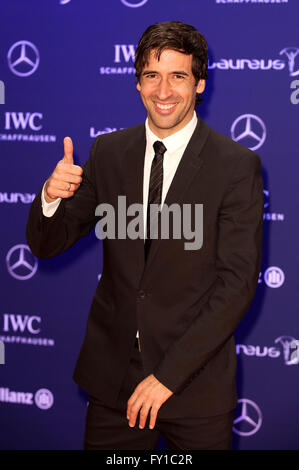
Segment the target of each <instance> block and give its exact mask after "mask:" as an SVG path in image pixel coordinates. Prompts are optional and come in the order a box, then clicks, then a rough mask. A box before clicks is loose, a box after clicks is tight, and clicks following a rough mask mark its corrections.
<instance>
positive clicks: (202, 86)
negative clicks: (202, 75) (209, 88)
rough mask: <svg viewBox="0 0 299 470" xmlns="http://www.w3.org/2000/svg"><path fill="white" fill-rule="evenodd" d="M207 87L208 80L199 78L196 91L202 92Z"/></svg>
mask: <svg viewBox="0 0 299 470" xmlns="http://www.w3.org/2000/svg"><path fill="white" fill-rule="evenodd" d="M205 87H206V81H205V80H203V79H201V80H199V82H198V84H197V87H196V93H202V92H203V91H204V89H205Z"/></svg>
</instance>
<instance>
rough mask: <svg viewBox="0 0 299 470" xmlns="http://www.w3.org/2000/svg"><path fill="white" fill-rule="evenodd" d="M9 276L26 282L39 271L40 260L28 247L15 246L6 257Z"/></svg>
mask: <svg viewBox="0 0 299 470" xmlns="http://www.w3.org/2000/svg"><path fill="white" fill-rule="evenodd" d="M6 265H7V269H8V272H9V274H10V275H11V276H12V277H14V278H15V279H19V280H20V281H26V280H27V279H30V278H31V277H32V276H34V274H35V273H36V271H37V267H38V260H37V258H35V256H33V254H32V253H31V251H30V249H29V247H28V246H27V245H22V244H21V245H15V246H13V247H12V248H11V249H10V250H9V252H8V253H7V256H6Z"/></svg>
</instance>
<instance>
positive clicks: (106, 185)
mask: <svg viewBox="0 0 299 470" xmlns="http://www.w3.org/2000/svg"><path fill="white" fill-rule="evenodd" d="M207 66H208V56H207V45H206V42H205V39H204V38H203V36H202V35H201V34H200V33H199V32H198V31H196V29H195V28H193V27H192V26H189V25H185V24H183V23H180V22H167V23H160V24H157V25H153V26H150V27H149V28H148V29H147V30H146V31H145V33H144V34H143V36H142V37H141V39H140V41H139V45H138V48H137V51H136V58H135V67H136V75H137V79H138V83H137V90H138V91H139V92H140V95H141V98H142V100H143V103H144V106H145V108H146V110H147V120H146V123H145V125H144V124H141V125H138V126H135V127H133V128H130V129H125V130H122V131H118V132H114V133H111V134H107V135H104V136H101V137H99V138H97V139H96V140H95V142H94V144H93V146H92V149H91V154H90V158H89V159H88V161H87V162H86V163H85V165H84V166H83V170H82V168H81V167H78V166H76V165H74V164H73V155H72V153H73V148H72V141H71V139H70V138H65V141H64V158H63V160H62V161H60V162H59V163H58V165H57V166H56V168H55V170H54V172H53V173H52V175H51V176H50V178H49V179H48V180H47V181H46V183H45V184H44V187H43V188H42V189H41V191H40V193H39V194H38V195H37V197H36V199H35V200H34V202H33V204H32V207H31V211H30V215H29V220H28V225H27V239H28V243H29V245H30V247H31V249H32V252H33V253H34V254H35V255H36V256H40V257H51V256H55V255H56V254H58V253H60V252H62V251H63V250H66V249H67V248H69V247H70V246H71V245H72V244H73V243H74V242H75V241H76V240H77V239H78V238H80V237H82V236H84V235H85V234H87V233H88V232H89V231H90V230H91V229H92V228H93V227H94V226H95V224H96V223H97V221H98V220H99V217H97V216H96V215H95V209H96V207H97V206H98V205H99V204H101V203H107V204H110V205H112V206H113V207H115V208H116V209H117V203H118V196H120V195H123V196H126V202H127V207H128V206H130V205H131V204H136V203H139V204H142V203H143V207H144V214H145V215H144V227H145V230H146V232H145V233H146V234H147V236H146V237H145V238H146V240H143V239H141V238H138V237H137V238H133V237H131V238H130V237H128V236H127V237H125V238H120V237H119V238H116V239H113V237H111V238H110V239H109V238H106V239H104V240H103V256H104V266H103V272H102V276H101V280H100V282H99V285H98V287H97V289H96V293H95V296H94V299H93V303H92V306H91V311H90V315H89V319H88V324H87V331H86V337H85V340H84V343H83V346H82V349H81V352H80V355H79V359H78V361H77V365H76V368H75V372H74V379H75V381H76V382H77V383H78V384H79V385H80V386H81V387H82V388H83V389H84V390H86V391H87V392H88V393H89V394H90V401H89V407H88V412H87V419H86V430H85V449H154V448H155V446H156V444H157V441H158V439H159V436H160V435H161V434H163V435H164V438H165V441H166V444H167V446H168V448H169V449H188V450H190V449H230V448H231V438H232V420H233V414H232V413H233V409H234V407H235V406H236V403H237V395H236V385H235V373H236V353H235V343H234V339H233V332H234V330H235V329H236V327H237V326H238V324H239V323H240V321H241V319H242V317H243V316H244V314H245V313H246V311H247V310H248V308H249V305H250V303H251V301H252V299H253V296H254V292H255V289H256V285H257V280H258V274H259V268H260V260H261V241H262V214H263V189H262V179H261V164H260V159H259V157H258V156H257V155H256V154H254V153H253V152H251V151H249V150H247V149H246V148H244V147H242V146H241V145H239V144H237V143H235V142H233V141H231V140H230V139H228V138H227V137H224V136H222V135H221V134H219V133H217V132H216V131H214V130H212V129H211V128H210V127H208V126H207V125H206V124H205V123H204V122H203V121H202V119H201V118H200V117H199V116H197V115H196V114H195V112H194V107H195V104H196V102H197V101H198V100H199V99H200V94H201V93H202V92H203V91H204V88H205V80H206V78H207ZM173 203H176V204H177V205H178V207H179V208H183V206H184V204H185V205H191V206H192V207H195V206H196V205H199V204H202V205H203V221H202V225H203V243H202V246H201V247H200V249H193V250H192V249H186V246H185V242H186V236H184V235H183V236H181V237H180V238H175V237H172V238H168V239H167V238H163V237H162V236H160V237H159V238H157V239H151V238H150V236H151V233H152V232H150V233H149V232H148V229H149V227H150V226H151V224H152V219H151V220H149V218H148V216H149V214H150V211H149V209H148V205H150V204H158V207H159V208H160V209H161V210H162V213H161V212H158V214H159V215H160V216H161V214H163V209H164V207H166V206H168V207H169V206H170V205H171V204H173ZM154 220H156V223H157V219H154ZM192 222H193V223H194V222H195V219H194V216H192ZM159 224H161V218H158V225H159ZM197 229H198V227H197ZM136 338H137V339H136Z"/></svg>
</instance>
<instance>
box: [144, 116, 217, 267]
mask: <svg viewBox="0 0 299 470" xmlns="http://www.w3.org/2000/svg"><path fill="white" fill-rule="evenodd" d="M197 117H198V123H197V126H196V128H195V130H194V133H193V135H192V137H191V139H190V141H189V144H188V145H187V148H186V150H185V152H184V154H183V156H182V158H181V160H180V163H179V165H178V168H177V171H176V173H175V175H174V178H173V180H172V182H171V185H170V187H169V190H168V192H167V194H166V198H165V201H164V204H166V205H167V206H170V205H171V204H173V203H178V202H182V201H183V195H184V192H185V191H186V190H187V188H188V187H189V186H190V184H191V182H192V180H193V178H195V176H196V175H198V172H199V171H200V169H201V166H202V163H203V159H202V154H201V151H202V149H203V146H204V144H205V142H206V140H207V137H208V134H209V127H208V126H207V125H206V124H205V123H204V121H203V120H202V119H201V118H200V117H199V116H197ZM163 207H164V206H163ZM162 213H163V208H162ZM160 243H161V240H160V239H153V240H152V242H151V247H150V251H149V254H148V257H147V261H146V265H145V272H146V271H147V269H148V268H149V266H150V265H151V263H152V261H153V259H154V258H155V255H156V254H157V251H158V248H159V245H160Z"/></svg>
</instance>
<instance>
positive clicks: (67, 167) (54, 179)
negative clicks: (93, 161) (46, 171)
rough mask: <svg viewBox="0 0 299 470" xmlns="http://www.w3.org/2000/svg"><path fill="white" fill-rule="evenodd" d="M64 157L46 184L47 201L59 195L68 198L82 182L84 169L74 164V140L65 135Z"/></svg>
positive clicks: (53, 199)
mask: <svg viewBox="0 0 299 470" xmlns="http://www.w3.org/2000/svg"><path fill="white" fill-rule="evenodd" d="M63 143H64V157H63V159H62V160H60V161H59V162H58V163H57V165H56V168H55V170H54V171H53V173H52V175H51V176H50V178H49V179H48V180H47V182H46V185H45V192H44V196H45V199H46V201H47V202H53V201H55V200H56V199H57V198H58V197H61V198H63V199H67V198H70V197H72V196H73V195H74V194H75V191H77V189H78V188H79V186H80V184H81V182H82V174H83V170H82V168H81V167H80V166H78V165H74V158H73V151H74V150H73V142H72V139H71V138H70V137H65V139H64V141H63Z"/></svg>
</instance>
